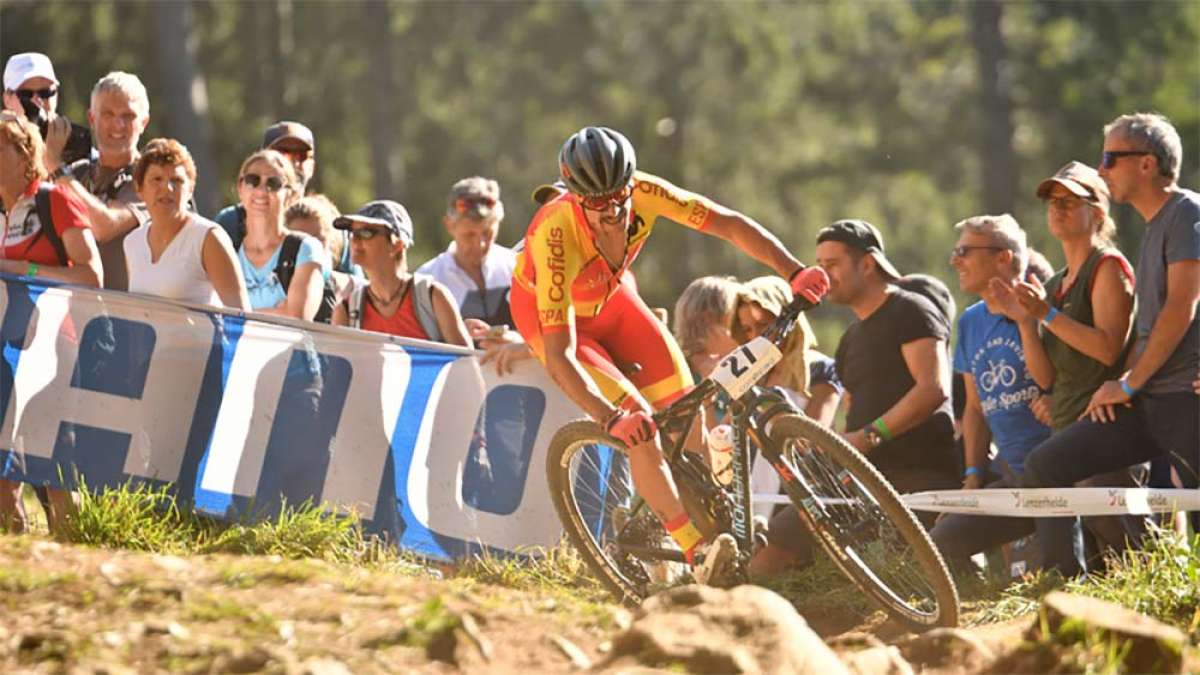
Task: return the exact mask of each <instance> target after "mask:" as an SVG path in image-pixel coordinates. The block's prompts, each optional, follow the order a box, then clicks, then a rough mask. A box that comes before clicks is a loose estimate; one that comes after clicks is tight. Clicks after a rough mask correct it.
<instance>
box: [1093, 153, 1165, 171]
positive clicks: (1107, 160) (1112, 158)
mask: <svg viewBox="0 0 1200 675" xmlns="http://www.w3.org/2000/svg"><path fill="white" fill-rule="evenodd" d="M1153 154H1154V153H1153V152H1147V151H1146V150H1105V151H1104V153H1103V154H1102V155H1100V168H1102V169H1111V168H1113V167H1114V166H1116V165H1117V160H1118V159H1121V158H1122V157H1140V156H1142V155H1153Z"/></svg>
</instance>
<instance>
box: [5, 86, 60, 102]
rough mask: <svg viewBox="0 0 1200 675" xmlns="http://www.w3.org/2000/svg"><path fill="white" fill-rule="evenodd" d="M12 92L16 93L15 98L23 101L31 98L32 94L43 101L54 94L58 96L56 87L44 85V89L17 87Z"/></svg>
mask: <svg viewBox="0 0 1200 675" xmlns="http://www.w3.org/2000/svg"><path fill="white" fill-rule="evenodd" d="M14 93H16V95H17V98H19V99H21V100H23V101H30V100H33V97H34V96H37V97H38V98H40V99H42V100H43V101H48V100H50V99H52V98H54V97H55V96H58V89H57V88H55V87H46V88H45V89H18V90H16V92H14Z"/></svg>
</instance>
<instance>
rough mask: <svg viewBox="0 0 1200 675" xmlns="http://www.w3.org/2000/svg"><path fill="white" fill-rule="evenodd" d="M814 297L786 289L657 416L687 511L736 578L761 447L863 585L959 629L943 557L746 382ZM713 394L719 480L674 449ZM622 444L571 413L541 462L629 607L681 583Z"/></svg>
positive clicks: (581, 542) (599, 567)
mask: <svg viewBox="0 0 1200 675" xmlns="http://www.w3.org/2000/svg"><path fill="white" fill-rule="evenodd" d="M813 306H814V305H813V303H810V302H808V301H806V300H804V299H803V298H800V297H797V298H796V299H795V300H794V301H793V302H792V303H791V304H790V305H789V306H788V307H786V308H785V309H784V310H783V312H782V313H781V314H780V316H779V317H778V319H777V320H776V321H775V322H774V323H773V324H772V325H771V326H770V327H769V328H768V329H767V330H766V331H765V332H764V333H763V335H760V336H758V337H756V338H754V339H753V340H750V341H749V342H747V343H745V344H743V345H741V346H739V347H738V348H736V349H734V350H733V351H732V352H730V353H729V354H728V355H726V356H725V358H724V359H722V360H721V361H720V363H719V364H718V365H717V367H716V369H715V370H714V371H713V374H712V375H711V376H709V377H708V378H706V379H705V380H703V381H702V382H700V383H699V384H698V385H697V386H696V387H695V388H694V389H692V391H690V392H689V393H687V394H685V395H684V396H683V397H681V398H680V399H679V400H677V401H676V402H675V403H674V404H672V405H671V406H669V407H668V408H666V409H664V410H662V411H660V412H658V413H656V414H655V415H654V421H655V423H656V424H657V425H658V428H659V433H660V439H661V440H662V441H663V445H662V447H663V454H664V457H665V459H666V462H667V465H668V466H669V467H670V471H671V474H672V476H673V477H674V479H675V484H676V485H677V487H678V489H679V492H680V498H681V500H682V502H683V504H684V508H685V509H687V511H688V514H689V516H690V517H691V518H692V521H693V522H694V523H695V524H696V526H697V528H699V529H700V531H701V533H702V534H703V535H704V537H705V539H706V540H707V541H713V539H714V538H715V537H716V536H717V535H719V534H721V533H723V532H728V533H731V534H732V535H733V537H734V539H735V540H736V541H737V544H738V559H737V561H736V562H735V564H734V566H735V568H736V569H735V571H734V574H733V575H732V581H734V582H735V583H738V582H745V581H747V580H748V575H747V573H746V568H747V565H748V563H749V561H750V557H751V555H752V553H753V551H754V550H755V547H756V546H757V545H761V543H762V536H761V533H759V532H756V529H757V526H756V524H755V522H754V519H753V518H752V515H751V514H752V513H753V511H752V509H753V506H754V504H753V494H752V493H751V491H750V467H751V466H752V465H751V462H752V452H757V453H762V455H763V457H764V458H765V459H766V460H767V461H768V462H770V464H771V466H772V467H774V469H775V470H776V471H777V472H778V473H779V477H780V479H781V482H782V488H783V491H784V493H785V494H786V495H787V498H788V499H789V500H790V502H791V503H792V504H793V505H794V506H795V507H796V509H797V510H798V511H799V513H800V516H801V520H802V521H803V522H804V523H805V524H806V525H807V527H808V529H809V530H810V531H811V533H812V535H813V537H814V538H815V539H816V540H817V541H818V542H819V544H820V548H822V549H823V550H824V551H825V552H826V553H827V554H828V555H829V557H830V558H831V559H832V560H833V562H834V564H835V565H836V566H837V567H838V568H839V569H840V570H841V571H842V572H843V573H844V574H845V575H846V576H847V577H849V578H850V580H851V581H852V582H854V583H855V584H856V585H857V586H858V587H859V588H860V589H862V591H863V592H865V593H866V594H867V595H868V596H869V597H871V598H872V599H874V600H875V601H877V602H878V603H879V604H880V605H882V606H883V608H884V609H885V610H887V611H888V613H889V614H891V615H892V616H893V617H895V618H896V619H898V620H900V621H901V622H902V623H905V624H907V625H908V626H911V627H913V628H916V629H928V628H932V627H935V626H954V625H957V623H958V611H959V604H958V590H957V589H956V588H955V585H954V582H953V580H952V579H951V577H950V574H949V572H948V571H947V568H946V564H945V562H944V561H943V560H942V557H941V555H940V554H939V553H938V551H937V549H936V548H935V547H934V545H933V542H932V541H931V540H930V539H929V535H928V534H926V532H925V530H924V529H923V528H922V527H921V526H920V524H919V523H918V522H917V519H916V517H915V516H914V515H913V513H912V511H910V510H909V509H908V507H906V506H905V505H904V504H903V503H902V502H901V501H900V498H899V496H898V495H897V493H896V491H895V489H894V488H893V487H892V486H891V484H889V483H888V482H887V480H886V479H884V477H883V476H882V475H881V474H880V473H879V471H878V470H876V469H875V468H874V467H873V466H872V465H871V463H870V462H868V461H867V459H866V458H865V457H864V456H863V455H862V454H861V453H859V452H858V451H857V450H856V449H854V447H852V446H851V445H849V444H848V443H846V441H845V440H843V439H842V437H841V436H839V435H838V434H836V433H834V432H833V431H831V430H830V429H828V428H826V427H824V426H822V425H820V424H818V423H817V422H815V421H813V420H812V419H811V418H809V417H807V416H805V415H804V414H803V413H802V412H800V411H798V410H796V409H795V407H793V406H792V405H791V404H789V403H788V402H787V399H786V397H785V396H784V394H783V393H782V392H781V391H779V390H778V389H771V388H763V387H760V386H758V385H757V382H758V381H759V380H760V379H761V378H762V377H764V376H765V375H766V374H767V373H768V372H769V371H770V370H771V368H772V367H773V366H774V365H775V364H776V363H778V362H779V361H780V360H781V359H782V358H783V356H782V353H781V352H780V349H779V345H780V344H782V343H783V341H784V340H786V338H787V336H788V335H789V333H790V332H791V331H792V330H793V329H794V327H795V322H796V319H797V318H798V317H799V316H800V313H801V312H803V311H807V310H808V309H810V308H811V307H813ZM721 393H724V394H725V395H727V396H728V400H729V401H730V403H729V413H730V416H731V418H732V420H731V422H730V424H731V426H732V428H733V439H734V443H733V450H732V453H733V456H732V461H731V463H730V467H731V470H732V476H733V478H732V481H730V483H729V484H728V485H725V484H723V482H722V481H719V480H718V479H717V478H716V477H715V476H714V475H713V472H712V470H711V469H710V467H709V465H708V463H707V462H706V461H705V460H704V459H703V458H702V457H701V455H699V454H698V453H696V452H692V451H689V450H687V449H685V447H684V446H685V443H686V441H687V439H688V438H689V436H690V435H691V433H692V432H693V425H696V424H698V423H700V420H702V419H703V417H702V415H701V413H702V411H703V409H704V407H705V405H706V404H708V403H709V402H711V401H712V400H713V399H714V397H716V396H718V394H721ZM693 442H694V441H693ZM625 453H626V448H625V446H624V445H623V444H622V443H621V442H620V441H618V440H616V439H615V438H612V437H611V436H609V435H608V434H607V433H605V431H604V429H603V428H602V427H601V426H600V425H599V424H597V423H596V422H593V421H591V420H577V421H574V422H570V423H568V424H566V425H564V426H563V427H562V428H561V429H559V431H558V432H557V433H556V434H555V435H554V438H553V439H552V440H551V442H550V448H549V450H548V455H547V458H546V468H547V474H548V478H549V482H550V493H551V499H552V501H553V502H554V507H555V509H556V510H557V512H558V516H559V519H560V520H561V521H562V524H563V527H564V529H565V530H566V534H567V537H568V538H569V540H570V542H571V544H572V545H573V546H574V547H575V548H576V549H577V550H578V551H579V553H580V554H581V555H582V557H583V558H584V560H585V561H586V563H587V565H588V567H589V568H590V569H591V570H592V572H593V573H594V574H595V576H596V577H597V578H598V579H599V580H600V582H601V583H602V584H603V585H604V586H605V587H606V588H607V589H608V590H609V591H611V592H612V593H613V594H614V595H615V596H616V597H617V598H618V599H619V600H621V601H623V602H626V603H628V604H632V605H636V604H639V603H640V602H641V601H642V600H643V599H645V598H647V597H649V596H650V595H652V594H653V593H655V592H657V591H658V590H661V589H662V588H665V587H667V586H669V585H671V584H674V583H678V582H680V581H681V580H683V579H684V578H685V576H684V575H685V574H686V573H687V566H686V564H685V562H684V560H685V559H684V556H683V553H682V552H681V551H680V550H679V548H678V547H677V546H675V544H674V543H673V542H672V541H671V538H670V536H669V535H668V534H667V533H666V531H665V530H664V528H663V526H662V525H661V523H660V522H659V520H658V518H656V517H655V515H654V514H653V512H652V511H651V509H650V508H649V506H648V505H647V504H646V503H645V501H643V500H642V498H641V497H639V496H638V495H637V493H636V491H635V489H634V486H633V480H632V474H631V473H630V470H629V464H628V459H627V457H626V454H625ZM725 473H728V470H727V471H726V472H725Z"/></svg>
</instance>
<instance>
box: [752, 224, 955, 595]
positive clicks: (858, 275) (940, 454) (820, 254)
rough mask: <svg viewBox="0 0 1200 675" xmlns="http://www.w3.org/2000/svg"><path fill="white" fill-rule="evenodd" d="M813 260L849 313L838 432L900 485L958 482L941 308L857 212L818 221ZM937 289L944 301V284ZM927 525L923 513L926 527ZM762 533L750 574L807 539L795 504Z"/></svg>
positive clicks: (785, 560)
mask: <svg viewBox="0 0 1200 675" xmlns="http://www.w3.org/2000/svg"><path fill="white" fill-rule="evenodd" d="M817 264H819V265H820V266H821V267H822V268H823V269H824V270H825V272H826V273H827V274H828V275H829V293H828V294H827V295H826V296H825V297H826V298H827V299H829V300H832V301H833V302H834V303H837V304H839V305H847V306H848V307H850V309H851V310H853V311H854V314H855V315H856V316H857V317H858V321H857V322H855V323H853V324H851V326H850V327H849V328H848V329H846V333H845V334H844V335H842V339H841V342H840V343H839V344H838V348H837V352H836V356H835V361H836V363H837V374H838V377H839V378H840V379H841V381H842V384H843V385H844V386H845V388H846V392H847V393H848V395H849V397H850V409H849V411H848V412H847V414H846V431H845V432H844V433H843V434H842V435H843V436H844V437H845V439H846V441H847V442H849V443H850V444H851V445H853V446H854V447H856V448H858V449H859V450H860V451H861V452H862V453H863V454H864V455H866V457H867V459H868V460H870V461H871V463H872V464H874V465H875V467H876V468H877V469H879V470H880V472H882V473H883V475H884V477H885V478H887V479H888V481H890V482H891V483H892V485H894V486H895V487H896V490H897V491H899V492H901V493H906V492H919V491H922V490H948V489H955V488H957V487H959V484H960V480H959V475H960V472H961V468H960V467H961V461H960V458H959V456H958V454H957V452H956V450H955V445H954V421H953V418H952V417H951V412H950V361H949V352H948V349H947V345H948V344H949V339H950V318H949V317H948V316H947V315H946V308H945V307H940V306H939V304H938V303H935V302H933V301H931V299H930V298H929V297H926V296H925V295H923V294H921V293H918V292H913V291H909V290H905V289H904V288H902V287H901V285H900V284H901V280H902V278H903V277H902V276H901V274H900V273H899V272H898V271H896V268H895V266H894V265H892V263H891V262H890V261H889V260H888V259H887V257H886V256H885V255H884V249H883V237H882V236H881V235H880V234H879V230H877V229H875V226H873V225H871V224H870V223H868V222H866V221H864V220H839V221H837V222H836V223H833V224H832V225H830V226H828V227H826V228H824V229H822V230H821V231H820V232H819V233H818V234H817ZM943 288H944V286H943ZM936 295H937V296H938V297H940V296H942V295H943V294H942V293H941V292H940V290H939V292H938V293H937V294H936ZM944 295H945V298H946V299H947V300H949V292H948V291H947V292H946V293H945V294H944ZM951 306H952V305H951ZM951 311H953V310H951ZM931 524H932V519H930V522H927V523H926V526H927V527H928V526H929V525H931ZM767 538H768V542H769V543H768V545H767V546H765V547H764V548H762V549H761V550H760V551H759V552H758V553H757V554H756V555H755V557H754V559H753V561H752V562H751V567H750V570H751V572H752V573H755V574H771V573H774V572H778V571H779V570H781V569H782V568H784V567H785V566H787V565H788V564H789V563H791V562H792V561H794V560H797V559H800V560H802V561H806V559H809V558H810V556H811V550H812V538H811V536H810V535H809V534H808V532H807V531H806V530H805V528H804V526H803V525H802V524H801V522H800V517H799V515H798V514H797V513H796V511H795V508H794V507H788V508H786V509H784V510H782V511H780V512H779V513H778V514H777V515H776V516H775V517H774V518H772V519H771V524H770V528H769V529H768V532H767Z"/></svg>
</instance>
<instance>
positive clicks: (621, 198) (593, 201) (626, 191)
mask: <svg viewBox="0 0 1200 675" xmlns="http://www.w3.org/2000/svg"><path fill="white" fill-rule="evenodd" d="M631 196H633V184H632V183H630V184H629V185H626V186H625V187H623V188H621V189H620V190H617V191H616V192H612V193H609V194H606V195H600V196H599V197H580V198H579V203H581V204H583V208H585V209H588V210H589V211H604V210H606V209H608V207H609V205H610V204H616V205H617V206H620V205H622V204H624V203H625V201H626V200H628V199H629V198H630V197H631Z"/></svg>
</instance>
